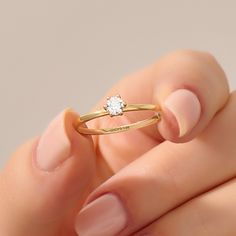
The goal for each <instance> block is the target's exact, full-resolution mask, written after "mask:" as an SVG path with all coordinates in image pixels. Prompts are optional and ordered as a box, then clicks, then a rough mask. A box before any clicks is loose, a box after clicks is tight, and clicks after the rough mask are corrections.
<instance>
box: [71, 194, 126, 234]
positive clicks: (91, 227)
mask: <svg viewBox="0 0 236 236" xmlns="http://www.w3.org/2000/svg"><path fill="white" fill-rule="evenodd" d="M126 222H127V215H126V212H125V210H124V207H123V205H122V203H121V202H120V200H119V199H118V197H117V196H116V195H114V194H105V195H103V196H101V197H99V198H98V199H96V200H94V201H93V202H91V203H89V204H88V205H87V206H85V207H84V208H83V209H82V210H81V212H80V213H79V214H78V216H77V218H76V225H75V229H76V232H77V234H78V235H79V236H113V235H117V233H119V232H120V231H121V230H123V229H124V228H125V226H126Z"/></svg>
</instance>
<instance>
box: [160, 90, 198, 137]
mask: <svg viewBox="0 0 236 236" xmlns="http://www.w3.org/2000/svg"><path fill="white" fill-rule="evenodd" d="M164 105H165V107H166V108H167V109H168V110H169V111H171V112H172V114H173V115H174V116H175V118H176V120H177V123H178V126H179V137H182V136H184V135H185V134H187V133H188V132H189V131H191V130H192V129H193V127H194V126H195V125H196V124H197V122H198V120H199V118H200V115H201V104H200V102H199V100H198V97H197V96H196V95H195V94H194V93H193V92H191V91H189V90H187V89H178V90H176V91H175V92H173V93H171V94H170V95H169V96H168V97H167V99H166V100H165V102H164Z"/></svg>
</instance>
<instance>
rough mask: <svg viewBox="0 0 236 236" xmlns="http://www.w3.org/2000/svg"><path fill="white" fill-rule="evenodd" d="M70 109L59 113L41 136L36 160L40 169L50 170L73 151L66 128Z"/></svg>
mask: <svg viewBox="0 0 236 236" xmlns="http://www.w3.org/2000/svg"><path fill="white" fill-rule="evenodd" d="M67 112H68V110H66V111H63V112H62V113H61V114H59V115H58V116H57V117H56V118H55V119H54V120H53V121H52V122H51V123H50V124H49V126H48V128H47V129H46V130H45V132H44V133H43V135H42V136H41V138H40V141H39V143H38V147H37V151H36V161H37V165H38V167H39V168H40V169H42V170H45V171H50V170H53V169H55V168H56V167H57V166H58V165H60V164H61V163H62V162H63V161H65V160H66V159H67V158H68V157H69V155H70V151H71V142H70V140H69V138H68V136H67V133H66V128H65V116H66V114H67Z"/></svg>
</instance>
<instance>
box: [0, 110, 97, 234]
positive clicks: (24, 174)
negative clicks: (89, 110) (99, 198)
mask: <svg viewBox="0 0 236 236" xmlns="http://www.w3.org/2000/svg"><path fill="white" fill-rule="evenodd" d="M77 119H78V116H77V115H76V114H75V113H74V112H72V111H70V110H65V111H64V112H62V113H61V114H60V115H59V116H58V117H57V118H55V119H54V120H53V121H52V123H51V124H50V125H49V126H48V128H47V129H46V131H45V132H44V134H43V135H42V136H41V137H40V138H39V139H38V138H36V139H33V140H31V141H29V142H28V143H26V144H24V145H23V146H22V147H20V148H19V149H18V150H17V152H16V153H15V154H14V155H13V157H12V158H11V159H10V161H9V163H8V164H7V166H6V167H5V169H4V171H3V173H2V174H1V177H0V180H1V182H0V184H1V187H0V195H1V196H0V206H1V212H0V222H1V223H0V224H1V225H0V235H11V236H14V235H17V236H21V235H34V236H35V235H74V234H75V233H74V234H71V232H74V229H73V225H74V224H73V217H72V215H74V212H75V211H77V210H78V209H80V207H81V204H82V203H83V201H84V198H85V197H86V195H87V194H88V192H89V191H91V188H92V185H93V179H94V173H95V161H94V160H95V153H94V149H93V144H92V140H91V138H90V137H88V136H86V137H84V136H81V135H79V134H78V133H77V132H76V131H75V129H74V127H73V125H74V124H75V122H76V120H77ZM69 217H70V218H69ZM62 231H63V233H62Z"/></svg>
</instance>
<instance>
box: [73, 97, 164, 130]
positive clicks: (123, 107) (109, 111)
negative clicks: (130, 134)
mask: <svg viewBox="0 0 236 236" xmlns="http://www.w3.org/2000/svg"><path fill="white" fill-rule="evenodd" d="M111 98H113V101H112V102H113V104H112V102H111V104H109V102H108V103H107V105H105V106H104V109H102V110H99V111H95V112H92V113H89V114H86V115H83V116H81V117H80V118H79V120H78V126H77V131H78V132H79V133H82V134H90V135H101V134H113V133H119V132H124V131H128V130H130V129H139V128H142V127H145V126H148V125H152V124H154V123H156V122H158V121H159V120H160V119H161V114H160V107H159V106H158V105H153V104H128V105H127V104H126V103H124V102H123V100H121V98H120V96H119V95H117V96H114V97H111ZM111 98H107V99H108V101H109V99H111ZM117 99H119V101H118V102H117V101H116V100H117ZM114 104H115V105H114ZM117 104H118V107H117ZM119 106H120V107H119ZM119 109H120V110H119ZM141 110H151V111H155V112H156V114H155V115H154V116H152V117H150V118H148V119H145V120H141V121H138V122H135V123H132V124H127V125H122V126H119V127H112V128H100V129H89V128H85V127H81V125H82V124H84V123H85V122H87V121H90V120H93V119H96V118H99V117H102V116H107V115H110V116H111V117H112V116H118V115H123V113H124V112H129V111H141ZM114 113H117V114H114Z"/></svg>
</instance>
